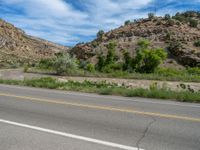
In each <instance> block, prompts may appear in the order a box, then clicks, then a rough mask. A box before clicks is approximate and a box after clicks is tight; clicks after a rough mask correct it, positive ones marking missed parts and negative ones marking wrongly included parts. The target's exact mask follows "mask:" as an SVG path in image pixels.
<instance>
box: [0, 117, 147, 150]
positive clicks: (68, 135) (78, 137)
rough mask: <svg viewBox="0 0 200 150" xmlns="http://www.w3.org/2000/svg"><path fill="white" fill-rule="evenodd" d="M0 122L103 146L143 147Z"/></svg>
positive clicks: (16, 123)
mask: <svg viewBox="0 0 200 150" xmlns="http://www.w3.org/2000/svg"><path fill="white" fill-rule="evenodd" d="M0 122H1V123H5V124H9V125H14V126H18V127H23V128H28V129H32V130H36V131H41V132H45V133H51V134H55V135H60V136H63V137H67V138H72V139H77V140H82V141H86V142H91V143H95V144H100V145H104V146H109V147H114V148H119V149H123V150H144V149H138V148H136V147H131V146H126V145H121V144H117V143H112V142H107V141H102V140H97V139H93V138H88V137H84V136H79V135H74V134H69V133H65V132H60V131H55V130H51V129H45V128H41V127H37V126H32V125H27V124H22V123H18V122H13V121H8V120H4V119H0Z"/></svg>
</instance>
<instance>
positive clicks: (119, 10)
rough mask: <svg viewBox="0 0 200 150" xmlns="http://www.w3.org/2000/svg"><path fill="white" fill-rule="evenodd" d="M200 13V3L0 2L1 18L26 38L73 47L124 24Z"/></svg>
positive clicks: (139, 0)
mask: <svg viewBox="0 0 200 150" xmlns="http://www.w3.org/2000/svg"><path fill="white" fill-rule="evenodd" d="M155 6H156V10H157V15H163V14H165V13H169V14H174V13H175V12H177V11H185V10H200V0H0V18H2V19H4V20H6V21H8V22H10V23H12V24H14V25H15V26H16V27H19V28H21V29H23V30H24V31H25V32H26V33H27V34H30V35H33V36H37V37H40V38H44V39H47V40H50V41H52V42H55V43H60V44H63V45H69V46H73V45H75V44H76V43H78V42H86V41H89V40H92V39H93V38H94V37H95V36H96V33H97V32H98V30H100V29H103V30H105V31H108V30H111V29H113V28H116V27H119V26H120V25H121V24H123V23H124V21H125V20H133V19H135V18H142V17H146V16H147V14H148V13H149V12H153V11H154V10H155Z"/></svg>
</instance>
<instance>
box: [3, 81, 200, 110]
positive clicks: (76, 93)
mask: <svg viewBox="0 0 200 150" xmlns="http://www.w3.org/2000/svg"><path fill="white" fill-rule="evenodd" d="M0 86H3V87H8V88H17V89H24V90H33V91H41V90H43V91H45V92H49V90H51V92H54V93H57V94H59V93H60V94H66V95H75V96H77V95H79V96H85V97H92V98H96V97H98V98H108V99H112V100H118V101H129V102H138V103H149V104H159V105H172V106H181V107H193V108H200V105H198V104H195V105H193V104H190V103H181V102H176V101H174V102H170V101H168V102H166V101H162V102H159V101H158V100H154V101H153V100H151V98H149V100H144V98H141V97H139V99H141V100H136V99H130V98H127V97H117V96H112V97H111V96H109V95H108V96H103V95H94V94H87V93H81V92H80V93H79V92H73V91H59V90H56V89H55V90H54V89H53V90H52V89H45V88H34V87H28V86H27V87H26V86H17V85H5V84H0Z"/></svg>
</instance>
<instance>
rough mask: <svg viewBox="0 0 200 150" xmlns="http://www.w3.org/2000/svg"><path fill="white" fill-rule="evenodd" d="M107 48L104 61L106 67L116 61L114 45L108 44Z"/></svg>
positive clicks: (113, 43)
mask: <svg viewBox="0 0 200 150" xmlns="http://www.w3.org/2000/svg"><path fill="white" fill-rule="evenodd" d="M107 48H108V54H107V57H106V61H105V64H106V65H108V64H112V63H114V62H115V61H116V53H115V48H116V43H115V42H110V43H109V44H108V46H107Z"/></svg>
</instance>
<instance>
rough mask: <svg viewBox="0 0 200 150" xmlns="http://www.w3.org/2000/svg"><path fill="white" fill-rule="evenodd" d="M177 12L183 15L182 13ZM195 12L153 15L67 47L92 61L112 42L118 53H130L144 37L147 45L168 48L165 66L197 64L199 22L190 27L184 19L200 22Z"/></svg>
mask: <svg viewBox="0 0 200 150" xmlns="http://www.w3.org/2000/svg"><path fill="white" fill-rule="evenodd" d="M179 15H180V16H182V15H183V16H184V15H185V14H179ZM198 15H199V14H198ZM198 15H197V14H193V16H190V17H187V18H186V17H185V20H183V21H179V20H178V18H177V16H178V15H177V16H174V17H173V18H171V19H167V18H164V17H163V18H162V17H154V18H152V19H141V20H137V21H135V22H132V23H129V24H128V25H124V26H121V27H119V28H117V29H114V30H111V31H109V32H107V33H104V34H103V35H102V36H101V37H99V38H97V39H95V40H94V41H91V42H89V43H86V44H78V45H76V46H75V47H74V48H73V49H72V50H71V53H72V54H74V55H76V56H77V57H78V58H80V59H84V60H90V61H95V56H96V54H97V53H99V52H100V51H102V52H103V53H106V51H107V49H106V45H107V44H108V43H109V42H111V41H115V42H116V43H117V53H118V55H120V54H121V52H122V51H123V50H128V51H129V52H130V53H131V54H132V55H134V54H135V53H136V47H137V42H138V40H139V39H142V38H145V39H149V40H150V41H151V47H160V48H164V49H166V50H167V51H168V53H169V57H168V59H167V60H166V62H165V64H166V65H168V66H171V67H173V66H192V67H195V66H200V47H197V46H194V42H195V41H198V40H200V25H197V26H196V27H192V25H191V24H190V22H189V21H188V20H189V19H193V20H195V21H197V22H200V16H198ZM177 62H178V63H177Z"/></svg>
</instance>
